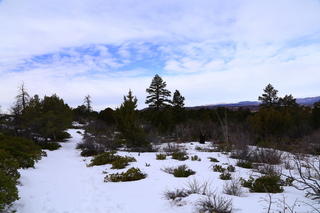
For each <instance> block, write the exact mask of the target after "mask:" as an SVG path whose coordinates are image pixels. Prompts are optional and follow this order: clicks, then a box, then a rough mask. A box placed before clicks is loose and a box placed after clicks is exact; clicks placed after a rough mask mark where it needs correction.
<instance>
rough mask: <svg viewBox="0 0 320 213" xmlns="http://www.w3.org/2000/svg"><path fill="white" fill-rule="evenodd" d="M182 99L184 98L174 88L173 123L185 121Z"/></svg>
mask: <svg viewBox="0 0 320 213" xmlns="http://www.w3.org/2000/svg"><path fill="white" fill-rule="evenodd" d="M184 100H185V98H184V97H183V96H182V95H181V94H180V92H179V90H176V91H175V92H174V94H173V99H172V106H173V109H172V114H173V115H172V117H173V123H174V124H178V123H181V122H184V121H185V109H184Z"/></svg>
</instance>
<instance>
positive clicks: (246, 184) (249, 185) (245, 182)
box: [240, 176, 254, 188]
mask: <svg viewBox="0 0 320 213" xmlns="http://www.w3.org/2000/svg"><path fill="white" fill-rule="evenodd" d="M240 181H241V185H242V186H243V187H247V188H252V184H253V182H254V178H253V177H251V176H250V178H249V180H245V179H243V178H240Z"/></svg>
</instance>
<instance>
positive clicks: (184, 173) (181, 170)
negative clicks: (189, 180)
mask: <svg viewBox="0 0 320 213" xmlns="http://www.w3.org/2000/svg"><path fill="white" fill-rule="evenodd" d="M195 173H196V172H195V171H193V170H191V169H189V168H188V166H187V165H185V164H184V165H180V166H178V167H177V168H175V169H174V170H173V175H174V176H175V177H189V176H190V175H194V174H195Z"/></svg>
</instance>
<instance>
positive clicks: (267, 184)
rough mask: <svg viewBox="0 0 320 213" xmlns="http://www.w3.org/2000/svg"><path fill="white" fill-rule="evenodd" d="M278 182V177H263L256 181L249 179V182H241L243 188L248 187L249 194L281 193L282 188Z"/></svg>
mask: <svg viewBox="0 0 320 213" xmlns="http://www.w3.org/2000/svg"><path fill="white" fill-rule="evenodd" d="M279 182H280V177H279V176H275V175H265V176H261V177H259V178H257V179H256V180H254V179H253V178H250V180H248V181H244V182H243V186H244V187H249V188H250V192H265V193H281V192H283V188H282V186H281V185H280V183H279Z"/></svg>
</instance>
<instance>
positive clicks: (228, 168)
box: [227, 165, 236, 172]
mask: <svg viewBox="0 0 320 213" xmlns="http://www.w3.org/2000/svg"><path fill="white" fill-rule="evenodd" d="M227 170H228V172H235V171H236V167H234V166H233V165H229V166H228V167H227Z"/></svg>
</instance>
